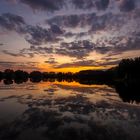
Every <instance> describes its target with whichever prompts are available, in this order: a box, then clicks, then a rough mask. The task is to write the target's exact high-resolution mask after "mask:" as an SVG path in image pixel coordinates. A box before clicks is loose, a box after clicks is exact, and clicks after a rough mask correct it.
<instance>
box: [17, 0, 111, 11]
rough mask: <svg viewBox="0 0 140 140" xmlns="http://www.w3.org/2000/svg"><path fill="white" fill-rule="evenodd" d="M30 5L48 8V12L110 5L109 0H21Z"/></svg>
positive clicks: (98, 7) (36, 7)
mask: <svg viewBox="0 0 140 140" xmlns="http://www.w3.org/2000/svg"><path fill="white" fill-rule="evenodd" d="M20 2H22V3H24V4H26V5H29V6H30V7H31V8H32V9H34V10H47V11H48V12H54V11H59V10H61V9H63V8H68V9H70V8H71V9H72V8H73V9H85V10H87V9H92V8H95V9H98V10H105V9H106V8H107V7H108V5H109V0H20Z"/></svg>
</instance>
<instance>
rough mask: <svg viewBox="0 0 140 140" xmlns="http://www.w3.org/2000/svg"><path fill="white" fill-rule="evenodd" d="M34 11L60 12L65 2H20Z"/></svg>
mask: <svg viewBox="0 0 140 140" xmlns="http://www.w3.org/2000/svg"><path fill="white" fill-rule="evenodd" d="M20 1H21V2H23V3H25V4H27V5H29V6H30V7H31V8H33V9H34V10H47V11H50V12H53V11H57V10H60V9H61V8H62V7H63V6H64V0H20Z"/></svg>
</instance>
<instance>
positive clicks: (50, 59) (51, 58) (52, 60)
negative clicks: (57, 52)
mask: <svg viewBox="0 0 140 140" xmlns="http://www.w3.org/2000/svg"><path fill="white" fill-rule="evenodd" d="M45 63H47V64H52V65H56V64H58V62H57V61H56V60H55V58H53V57H50V58H49V59H48V60H47V61H45Z"/></svg>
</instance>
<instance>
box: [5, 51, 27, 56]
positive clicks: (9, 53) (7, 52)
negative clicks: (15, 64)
mask: <svg viewBox="0 0 140 140" xmlns="http://www.w3.org/2000/svg"><path fill="white" fill-rule="evenodd" d="M2 52H3V53H4V54H7V55H10V56H14V57H20V56H22V57H25V55H24V54H21V53H12V52H9V51H7V50H3V51H2Z"/></svg>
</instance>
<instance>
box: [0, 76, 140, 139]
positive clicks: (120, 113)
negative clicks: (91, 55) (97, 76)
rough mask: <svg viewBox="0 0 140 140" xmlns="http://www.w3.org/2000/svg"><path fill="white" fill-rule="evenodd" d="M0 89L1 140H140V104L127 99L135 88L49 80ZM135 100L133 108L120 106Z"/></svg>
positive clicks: (5, 82)
mask: <svg viewBox="0 0 140 140" xmlns="http://www.w3.org/2000/svg"><path fill="white" fill-rule="evenodd" d="M3 83H4V84H5V85H4V84H3ZM3 83H1V84H0V114H1V115H0V139H1V140H25V139H35V140H46V139H49V140H56V139H60V140H71V139H76V140H93V139H96V140H112V139H113V140H118V139H120V140H124V139H125V140H131V139H132V140H138V139H140V134H139V130H140V119H139V118H140V107H139V104H138V102H139V100H138V98H137V97H138V96H137V97H136V96H135V97H131V92H132V91H134V92H135V93H139V92H136V90H137V89H138V85H132V84H131V86H130V85H127V84H125V85H123V84H122V83H121V84H117V85H115V86H111V87H109V86H107V85H92V84H91V82H90V84H89V85H83V84H80V83H77V82H74V81H70V82H66V81H61V82H60V81H55V80H54V79H53V80H51V79H50V80H48V81H47V82H40V83H38V81H36V82H35V83H32V82H30V81H28V82H27V83H24V82H23V83H22V84H19V83H20V81H17V83H18V84H15V83H13V84H12V83H11V82H8V81H3ZM9 84H10V85H9ZM112 87H115V88H112ZM133 88H135V89H133ZM116 91H117V92H118V93H119V94H118V93H116ZM124 93H125V94H128V96H124ZM134 95H137V94H134ZM120 97H121V99H120ZM134 100H135V101H136V104H135V103H134V102H133V104H129V103H125V102H132V101H134ZM123 101H125V102H123ZM3 108H4V110H3ZM10 118H11V119H10Z"/></svg>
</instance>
